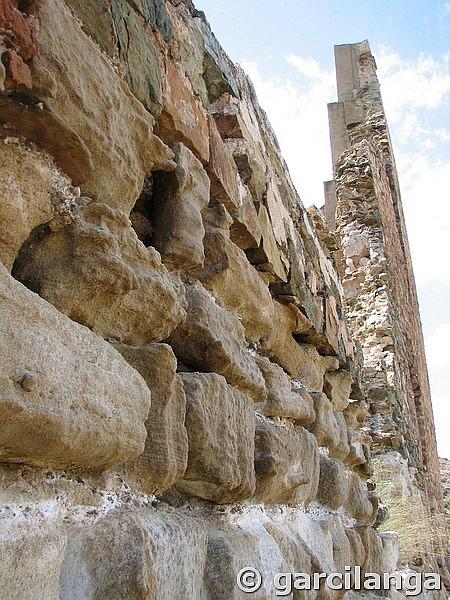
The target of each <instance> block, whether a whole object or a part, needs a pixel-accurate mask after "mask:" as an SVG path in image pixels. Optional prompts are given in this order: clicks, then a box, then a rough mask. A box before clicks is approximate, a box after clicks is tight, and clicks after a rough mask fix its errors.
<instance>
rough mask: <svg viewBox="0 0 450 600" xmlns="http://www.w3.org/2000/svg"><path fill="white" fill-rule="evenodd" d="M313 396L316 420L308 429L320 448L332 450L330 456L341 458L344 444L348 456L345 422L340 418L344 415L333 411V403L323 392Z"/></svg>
mask: <svg viewBox="0 0 450 600" xmlns="http://www.w3.org/2000/svg"><path fill="white" fill-rule="evenodd" d="M311 395H312V398H313V401H314V410H315V412H316V420H315V421H314V423H313V424H312V425H310V426H309V427H308V429H309V430H310V431H311V432H312V433H313V434H314V435H315V436H316V438H317V442H318V444H319V446H326V447H327V448H329V449H330V454H332V455H333V456H335V458H341V456H340V454H341V453H342V444H344V445H345V444H346V451H347V454H348V451H349V447H348V441H347V428H346V426H345V421H342V420H341V419H340V418H339V416H338V415H339V414H342V413H337V412H334V411H333V406H332V404H331V402H330V401H329V400H328V398H327V396H326V395H325V394H323V393H322V392H313V393H312V394H311ZM344 435H345V439H344ZM336 454H338V456H336Z"/></svg>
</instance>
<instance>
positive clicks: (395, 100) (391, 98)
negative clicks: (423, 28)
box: [376, 47, 450, 125]
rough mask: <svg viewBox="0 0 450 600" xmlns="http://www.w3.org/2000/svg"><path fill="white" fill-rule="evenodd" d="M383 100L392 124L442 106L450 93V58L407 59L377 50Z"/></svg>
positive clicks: (386, 50) (382, 48) (384, 50)
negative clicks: (415, 112) (414, 114)
mask: <svg viewBox="0 0 450 600" xmlns="http://www.w3.org/2000/svg"><path fill="white" fill-rule="evenodd" d="M376 60H377V65H378V76H379V78H380V82H381V91H382V94H383V103H384V106H385V109H386V114H387V116H388V119H389V122H390V123H391V125H393V124H395V123H397V122H398V121H400V120H401V119H403V118H404V117H405V114H409V113H411V112H414V111H415V110H417V109H433V108H437V107H438V106H441V105H442V103H443V102H444V101H445V100H446V97H447V96H448V95H449V94H450V72H449V57H448V56H444V57H442V59H440V60H436V59H433V58H431V57H429V56H424V55H420V56H419V57H418V58H417V59H416V60H405V59H403V58H401V57H400V56H399V54H397V53H395V52H392V51H390V50H388V49H386V48H384V47H381V48H380V49H379V50H378V52H377V57H376Z"/></svg>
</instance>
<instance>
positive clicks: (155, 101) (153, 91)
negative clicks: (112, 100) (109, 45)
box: [112, 0, 164, 118]
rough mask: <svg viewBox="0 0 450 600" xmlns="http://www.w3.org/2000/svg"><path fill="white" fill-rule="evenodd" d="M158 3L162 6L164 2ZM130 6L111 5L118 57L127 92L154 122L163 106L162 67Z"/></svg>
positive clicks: (119, 2) (116, 0)
mask: <svg viewBox="0 0 450 600" xmlns="http://www.w3.org/2000/svg"><path fill="white" fill-rule="evenodd" d="M161 3H162V5H163V6H164V2H163V1H161ZM130 4H132V2H127V1H126V0H113V3H112V15H113V18H114V25H115V29H116V32H117V39H118V45H119V56H120V60H121V61H122V64H123V65H124V68H125V73H126V78H127V82H128V85H129V86H130V90H131V91H132V92H133V94H134V95H135V96H136V98H138V100H140V101H141V102H142V104H143V105H144V106H145V108H147V110H149V111H150V112H151V114H152V115H153V116H154V117H155V118H157V117H158V116H159V115H160V113H161V110H162V105H163V93H162V77H163V64H162V60H161V58H160V55H159V52H158V49H157V46H156V44H155V41H154V39H153V36H152V33H151V31H149V30H148V27H146V24H145V22H144V21H143V19H142V18H141V17H140V15H138V14H137V13H136V12H135V11H134V10H133V9H132V8H131V6H130ZM146 5H147V6H149V7H150V5H154V2H153V1H151V2H146Z"/></svg>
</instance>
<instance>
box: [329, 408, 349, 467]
mask: <svg viewBox="0 0 450 600" xmlns="http://www.w3.org/2000/svg"><path fill="white" fill-rule="evenodd" d="M334 419H335V421H336V425H337V428H338V436H337V438H336V439H335V440H334V443H333V444H332V445H331V446H330V448H329V450H330V456H332V457H333V458H336V459H337V460H341V461H343V462H346V460H347V456H348V455H349V453H350V445H349V440H348V429H347V424H346V422H345V417H344V415H343V414H342V413H341V412H339V411H334Z"/></svg>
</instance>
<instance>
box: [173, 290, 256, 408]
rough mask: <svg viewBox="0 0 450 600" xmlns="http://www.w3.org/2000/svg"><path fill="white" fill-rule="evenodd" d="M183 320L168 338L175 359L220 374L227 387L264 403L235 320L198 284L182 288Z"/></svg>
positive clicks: (254, 369)
mask: <svg viewBox="0 0 450 600" xmlns="http://www.w3.org/2000/svg"><path fill="white" fill-rule="evenodd" d="M186 298H187V301H188V310H187V319H186V321H185V322H184V323H182V324H180V325H179V326H178V327H177V329H176V330H175V331H174V332H173V333H172V335H171V336H170V340H169V341H170V345H171V346H172V348H173V349H174V351H175V354H176V355H177V357H178V358H179V359H181V360H182V361H184V362H185V363H186V364H187V365H190V366H192V367H194V368H197V369H201V370H203V371H213V372H216V373H219V374H220V375H223V376H224V377H225V379H226V380H227V381H228V383H230V384H231V385H234V386H236V387H237V388H239V389H240V390H241V391H242V392H244V393H245V394H247V395H248V396H250V397H251V398H253V400H255V401H256V402H262V401H264V400H265V398H266V395H267V392H266V388H265V385H264V379H263V377H262V375H261V372H260V370H259V369H258V367H257V366H256V363H255V360H254V358H253V357H252V356H251V354H250V353H249V352H247V350H246V342H245V331H244V327H243V326H242V324H241V323H240V321H239V319H238V318H237V317H236V316H234V315H233V314H232V313H230V312H229V311H227V310H225V309H224V308H221V307H220V306H219V305H218V304H216V302H215V301H214V298H213V297H212V296H211V294H210V293H209V292H207V291H206V290H205V289H204V288H203V287H202V286H200V285H198V284H197V285H191V286H187V287H186Z"/></svg>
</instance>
